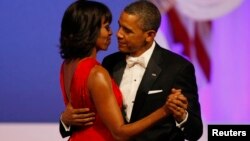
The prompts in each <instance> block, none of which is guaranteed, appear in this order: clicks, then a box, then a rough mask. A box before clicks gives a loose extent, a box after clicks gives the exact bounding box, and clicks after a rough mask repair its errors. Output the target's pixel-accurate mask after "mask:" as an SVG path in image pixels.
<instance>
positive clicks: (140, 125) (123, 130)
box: [88, 66, 169, 140]
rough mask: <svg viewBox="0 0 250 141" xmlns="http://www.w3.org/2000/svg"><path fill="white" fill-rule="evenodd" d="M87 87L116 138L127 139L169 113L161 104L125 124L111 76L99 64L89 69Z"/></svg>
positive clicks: (103, 119)
mask: <svg viewBox="0 0 250 141" xmlns="http://www.w3.org/2000/svg"><path fill="white" fill-rule="evenodd" d="M88 88H89V90H90V93H91V97H92V99H93V101H94V104H95V106H96V109H97V113H98V114H99V115H100V118H101V119H102V121H103V122H104V124H105V125H106V126H107V127H108V129H109V130H110V131H111V133H112V135H113V137H114V138H115V139H116V140H128V139H129V138H131V137H133V136H135V135H138V134H139V133H141V132H143V131H144V130H146V129H147V128H149V127H151V126H152V125H153V124H155V123H156V122H158V121H160V120H161V119H163V118H164V117H166V116H167V115H169V112H168V109H167V107H166V105H163V106H162V107H161V108H159V109H158V110H156V111H155V112H153V113H152V114H150V115H149V116H147V117H145V118H143V119H141V120H139V121H137V122H134V123H131V124H125V123H124V118H123V117H122V113H121V109H120V108H119V106H118V104H117V101H116V98H115V95H114V93H113V90H112V85H111V78H110V76H109V74H108V72H107V71H106V70H105V69H104V68H103V67H101V66H96V67H95V68H94V69H93V70H92V71H91V73H90V77H89V79H88Z"/></svg>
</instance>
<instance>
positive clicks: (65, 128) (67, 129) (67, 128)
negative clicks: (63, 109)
mask: <svg viewBox="0 0 250 141" xmlns="http://www.w3.org/2000/svg"><path fill="white" fill-rule="evenodd" d="M60 121H61V123H62V125H63V128H64V130H65V131H66V132H69V131H70V127H71V126H67V125H65V124H64V123H63V121H62V116H61V118H60Z"/></svg>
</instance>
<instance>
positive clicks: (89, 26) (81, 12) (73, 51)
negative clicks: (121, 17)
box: [60, 0, 112, 60]
mask: <svg viewBox="0 0 250 141" xmlns="http://www.w3.org/2000/svg"><path fill="white" fill-rule="evenodd" d="M103 19H104V23H106V22H108V23H111V21H112V15H111V12H110V10H109V8H108V7H107V6H106V5H104V4H102V3H100V2H95V1H85V0H78V1H76V2H74V3H72V4H71V5H70V6H69V7H68V8H67V10H66V11H65V13H64V16H63V19H62V23H61V36H60V55H61V57H62V58H63V59H67V60H72V59H77V58H84V57H87V56H89V55H90V54H91V51H92V50H93V48H94V47H95V44H96V40H97V37H98V36H99V32H100V28H101V24H102V20H103Z"/></svg>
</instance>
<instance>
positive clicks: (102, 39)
mask: <svg viewBox="0 0 250 141" xmlns="http://www.w3.org/2000/svg"><path fill="white" fill-rule="evenodd" d="M111 35H112V30H111V28H110V23H108V22H106V23H104V19H103V20H102V25H101V29H100V33H99V36H98V38H97V40H96V47H97V50H107V49H108V46H109V44H110V42H111Z"/></svg>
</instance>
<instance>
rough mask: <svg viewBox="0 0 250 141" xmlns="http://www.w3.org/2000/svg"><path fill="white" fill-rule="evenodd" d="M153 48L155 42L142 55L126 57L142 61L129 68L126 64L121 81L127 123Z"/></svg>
mask: <svg viewBox="0 0 250 141" xmlns="http://www.w3.org/2000/svg"><path fill="white" fill-rule="evenodd" d="M154 48H155V42H153V44H152V46H151V47H150V48H149V49H148V50H146V51H145V52H144V53H143V54H142V55H140V56H138V57H131V56H127V59H132V60H136V59H138V58H140V59H141V60H143V61H144V64H143V65H142V64H139V63H138V64H135V65H133V66H130V65H128V64H127V65H126V68H125V71H124V74H123V77H122V80H121V84H120V89H121V92H122V95H123V104H124V107H125V113H126V117H125V118H126V120H127V121H128V122H129V121H130V117H131V114H132V109H133V106H134V100H135V96H136V93H137V90H138V87H139V85H140V83H141V80H142V77H143V74H144V72H145V70H146V67H147V64H148V62H149V59H150V57H151V55H152V53H153V50H154ZM127 61H128V60H127Z"/></svg>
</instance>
